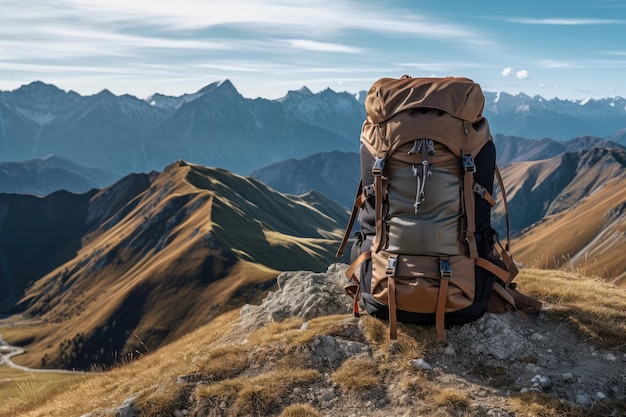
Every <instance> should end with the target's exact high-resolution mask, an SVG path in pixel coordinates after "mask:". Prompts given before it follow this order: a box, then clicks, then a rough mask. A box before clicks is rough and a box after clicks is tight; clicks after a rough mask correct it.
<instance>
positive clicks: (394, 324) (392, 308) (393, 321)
mask: <svg viewBox="0 0 626 417" xmlns="http://www.w3.org/2000/svg"><path fill="white" fill-rule="evenodd" d="M387 292H388V294H387V295H388V300H389V301H388V307H389V338H390V339H391V340H395V339H397V338H398V321H397V317H396V279H395V277H394V276H388V277H387Z"/></svg>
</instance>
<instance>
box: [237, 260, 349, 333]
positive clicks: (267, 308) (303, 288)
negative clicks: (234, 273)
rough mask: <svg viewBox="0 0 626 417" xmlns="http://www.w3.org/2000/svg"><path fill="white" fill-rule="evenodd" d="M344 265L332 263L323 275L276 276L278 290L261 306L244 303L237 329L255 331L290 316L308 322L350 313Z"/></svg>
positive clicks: (300, 272)
mask: <svg viewBox="0 0 626 417" xmlns="http://www.w3.org/2000/svg"><path fill="white" fill-rule="evenodd" d="M346 268H347V265H345V264H332V265H330V266H329V267H328V270H327V272H326V273H316V272H310V271H287V272H283V273H282V274H280V275H279V276H278V278H277V279H276V280H277V283H278V291H276V292H271V293H269V294H268V296H267V297H266V298H265V299H264V300H263V302H262V303H261V305H259V306H255V305H251V304H247V305H245V306H243V307H242V309H241V312H240V317H241V322H240V326H242V327H245V328H246V329H248V331H250V330H254V329H258V328H260V327H262V326H263V325H265V324H267V323H269V322H272V321H282V320H285V319H287V318H289V317H301V318H303V319H304V320H311V319H313V318H316V317H322V316H328V315H333V314H347V313H350V312H351V311H352V309H351V306H352V298H350V297H349V296H348V295H347V294H346V293H345V291H344V289H343V286H344V285H345V284H346V277H345V275H344V272H345V270H346Z"/></svg>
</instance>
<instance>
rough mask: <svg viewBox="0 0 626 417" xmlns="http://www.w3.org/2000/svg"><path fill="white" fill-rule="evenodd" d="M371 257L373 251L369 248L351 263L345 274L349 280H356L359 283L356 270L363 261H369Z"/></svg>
mask: <svg viewBox="0 0 626 417" xmlns="http://www.w3.org/2000/svg"><path fill="white" fill-rule="evenodd" d="M371 257H372V252H370V251H369V250H368V251H367V252H363V253H362V254H360V255H359V256H357V258H356V259H355V260H354V261H353V262H352V263H351V264H350V266H349V267H348V269H346V272H345V274H346V277H347V278H348V280H351V281H356V282H357V283H358V282H359V280H358V279H357V277H356V274H355V271H356V269H357V268H358V267H359V265H361V264H362V263H363V262H365V261H367V260H368V259H370V258H371Z"/></svg>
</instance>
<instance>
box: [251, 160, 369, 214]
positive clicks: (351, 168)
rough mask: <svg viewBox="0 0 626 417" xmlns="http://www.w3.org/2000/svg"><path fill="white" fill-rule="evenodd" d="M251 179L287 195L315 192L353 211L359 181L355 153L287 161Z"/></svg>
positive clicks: (259, 172) (253, 175) (267, 167)
mask: <svg viewBox="0 0 626 417" xmlns="http://www.w3.org/2000/svg"><path fill="white" fill-rule="evenodd" d="M250 176H251V177H254V178H256V179H258V180H259V181H261V182H263V183H265V184H267V185H268V186H270V187H272V188H274V189H276V190H278V191H281V192H284V193H288V194H303V193H305V192H307V191H309V190H316V191H318V192H320V193H322V194H324V195H325V196H327V197H328V198H330V199H332V200H334V201H336V202H338V203H340V204H341V205H343V206H344V207H347V208H349V209H352V204H353V203H354V196H355V192H356V187H357V185H358V183H359V177H360V160H359V154H358V153H356V152H339V151H334V152H323V153H317V154H314V155H311V156H309V157H307V158H303V159H289V160H287V161H282V162H277V163H275V164H271V165H268V166H266V167H263V168H260V169H258V170H255V171H253V172H251V173H250Z"/></svg>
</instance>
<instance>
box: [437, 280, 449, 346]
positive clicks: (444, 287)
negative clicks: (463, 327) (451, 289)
mask: <svg viewBox="0 0 626 417" xmlns="http://www.w3.org/2000/svg"><path fill="white" fill-rule="evenodd" d="M447 298H448V278H444V277H441V283H440V284H439V298H438V299H437V311H436V312H435V327H436V328H437V340H439V341H440V342H445V341H446V327H445V312H446V300H447Z"/></svg>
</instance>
